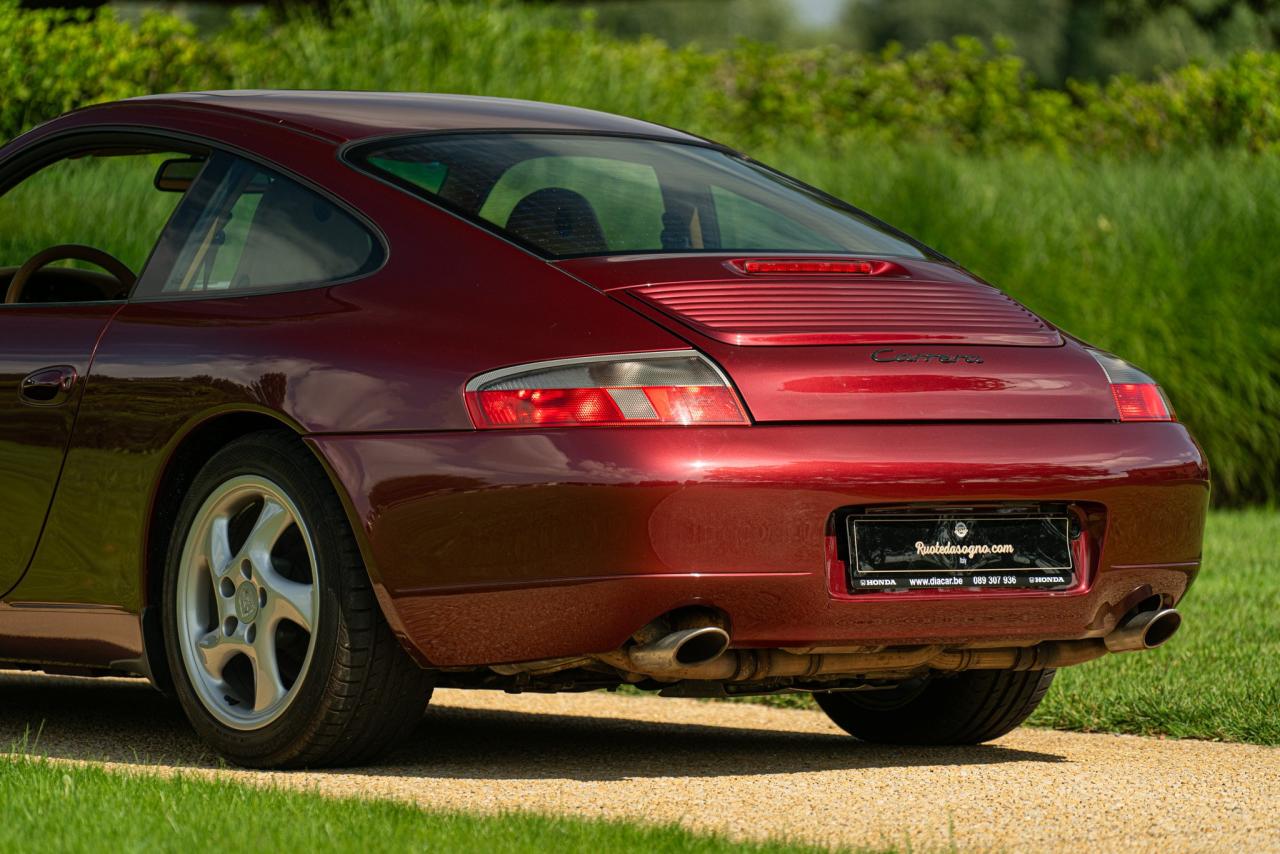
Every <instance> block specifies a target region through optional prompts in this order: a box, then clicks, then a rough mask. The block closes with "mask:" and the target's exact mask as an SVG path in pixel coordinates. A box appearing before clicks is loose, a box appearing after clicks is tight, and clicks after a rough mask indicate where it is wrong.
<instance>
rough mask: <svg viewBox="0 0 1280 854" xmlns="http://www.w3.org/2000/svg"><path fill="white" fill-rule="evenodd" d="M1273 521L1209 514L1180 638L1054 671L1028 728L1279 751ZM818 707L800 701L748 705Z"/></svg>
mask: <svg viewBox="0 0 1280 854" xmlns="http://www.w3.org/2000/svg"><path fill="white" fill-rule="evenodd" d="M1277 543H1280V513H1277V512H1276V511H1267V510H1249V511H1220V512H1216V513H1213V514H1212V515H1211V517H1210V520H1209V528H1208V532H1207V537H1206V541H1205V561H1204V567H1203V569H1202V570H1201V573H1200V576H1199V578H1198V579H1197V580H1196V583H1195V584H1194V585H1193V586H1192V588H1191V591H1190V592H1189V593H1188V594H1187V597H1186V598H1185V599H1184V600H1183V601H1182V603H1181V604H1180V605H1179V606H1178V608H1179V610H1181V611H1182V614H1183V616H1184V620H1185V621H1184V623H1183V627H1182V630H1181V631H1180V632H1179V633H1178V634H1177V635H1176V636H1175V637H1174V638H1173V640H1171V641H1169V643H1168V644H1167V645H1166V646H1163V647H1161V648H1160V649H1156V650H1151V651H1150V652H1141V653H1123V654H1119V655H1109V656H1107V657H1105V658H1102V659H1099V660H1097V661H1093V662H1090V663H1088V664H1082V665H1079V666H1077V667H1069V668H1066V669H1064V670H1060V671H1059V672H1058V676H1057V678H1056V679H1055V680H1054V683H1053V688H1052V689H1051V690H1050V691H1049V694H1048V696H1047V697H1046V698H1045V700H1044V702H1043V703H1042V704H1041V706H1040V708H1039V710H1038V711H1037V712H1036V713H1035V714H1034V715H1033V716H1032V717H1031V720H1030V724H1031V725H1032V726H1041V727H1053V728H1055V729H1066V730H1078V731H1082V732H1120V733H1132V734H1136V735H1162V736H1172V737H1174V738H1202V739H1212V740H1218V741H1240V742H1248V743H1252V744H1268V745H1280V670H1277V668H1276V662H1277V661H1280V618H1278V617H1277V614H1280V549H1277ZM752 701H753V702H764V703H767V704H769V705H775V706H785V707H790V708H816V706H815V704H814V703H813V700H812V699H811V698H810V697H809V695H807V694H784V695H780V696H777V697H761V698H752Z"/></svg>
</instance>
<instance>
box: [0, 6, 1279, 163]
mask: <svg viewBox="0 0 1280 854" xmlns="http://www.w3.org/2000/svg"><path fill="white" fill-rule="evenodd" d="M564 20H565V18H564V15H563V14H562V13H560V12H558V11H555V10H551V9H546V8H539V7H530V6H514V5H511V4H508V3H480V2H477V3H467V2H451V1H450V0H445V2H436V3H427V2H416V1H415V0H352V2H351V4H349V5H347V6H344V7H341V8H340V9H339V11H338V12H337V14H336V17H335V18H334V19H333V20H331V21H321V20H319V19H315V18H306V17H299V18H295V19H293V20H290V21H288V22H287V23H284V24H277V23H273V21H272V19H271V18H270V17H268V16H267V15H265V14H260V15H257V16H250V17H243V18H240V19H239V20H238V22H237V23H236V24H235V25H234V26H232V27H231V28H230V29H229V30H226V31H224V32H222V33H220V34H218V35H217V36H215V37H213V38H212V39H208V40H204V41H202V40H200V39H199V38H197V36H196V34H195V32H194V31H193V30H192V28H191V27H190V26H189V25H187V24H185V23H183V22H182V21H181V20H179V19H178V18H175V17H173V16H169V15H165V14H149V15H146V16H144V17H143V18H142V20H141V22H140V23H139V24H137V25H136V26H135V25H130V24H126V23H123V22H121V21H120V20H118V19H116V18H115V17H113V16H112V15H111V13H110V12H109V11H104V12H102V13H100V14H98V15H97V16H96V17H91V16H89V15H88V14H87V13H77V14H74V15H71V16H68V15H67V14H66V13H64V12H57V11H20V10H18V8H17V6H16V5H15V0H0V91H3V92H4V93H5V98H4V102H3V107H2V108H0V133H2V134H4V135H5V136H12V135H14V134H16V133H17V132H19V131H20V130H23V129H25V128H27V127H29V126H30V125H32V124H34V123H36V122H38V121H40V120H42V119H45V118H50V117H52V116H55V115H57V114H58V113H61V112H63V111H65V110H68V109H71V108H73V107H76V106H80V105H82V104H86V103H92V102H94V101H101V100H109V99H112V98H118V97H123V96H127V95H132V94H142V93H150V92H162V91H173V90H181V89H190V88H199V87H226V86H295V87H298V86H307V87H317V86H329V87H334V88H364V89H401V90H430V91H448V92H466V93H495V92H500V93H503V94H505V95H509V96H513V97H527V98H535V99H542V100H556V101H560V102H563V103H571V104H579V105H582V106H590V107H598V108H602V109H609V110H613V111H617V112H623V113H628V114H631V115H640V116H644V117H646V118H650V119H653V120H655V121H660V122H666V123H670V124H677V125H681V126H683V127H689V128H692V129H694V130H699V131H703V132H705V133H708V134H713V135H715V136H716V137H717V138H720V139H724V140H726V141H730V142H735V143H737V144H740V145H751V144H753V143H758V142H762V141H769V140H772V139H776V138H777V136H778V135H779V134H783V135H787V136H792V137H796V138H799V139H808V140H824V141H826V140H833V139H840V138H844V137H849V136H854V137H857V138H860V139H874V140H877V141H881V142H886V143H888V142H895V143H900V142H908V141H914V142H919V141H945V142H947V143H949V144H951V145H954V146H956V147H958V148H960V149H964V150H973V151H981V152H992V151H999V150H1003V149H1005V148H1008V147H1010V146H1015V147H1019V148H1025V147H1034V148H1041V149H1047V150H1050V151H1053V152H1058V153H1068V152H1070V153H1073V154H1078V153H1080V152H1084V151H1088V152H1100V153H1108V154H1119V155H1128V154H1133V153H1139V152H1147V153H1151V152H1165V151H1186V150H1193V149H1198V148H1204V147H1213V148H1236V147H1240V148H1246V149H1249V150H1255V151H1262V150H1269V149H1275V148H1276V147H1277V146H1278V145H1280V54H1274V53H1257V52H1249V53H1241V54H1238V55H1236V56H1235V57H1234V58H1233V59H1231V60H1230V61H1228V62H1226V63H1225V64H1223V65H1220V66H1218V67H1215V68H1202V67H1198V66H1189V67H1186V68H1183V69H1180V70H1178V71H1175V72H1172V73H1170V74H1167V75H1164V76H1163V77H1161V78H1159V79H1157V80H1156V81H1154V82H1149V83H1148V82H1138V81H1135V80H1132V79H1129V78H1115V79H1112V80H1110V81H1109V82H1107V83H1105V84H1102V85H1098V84H1078V83H1071V84H1069V85H1068V87H1067V90H1066V91H1061V90H1054V89H1042V88H1038V87H1037V86H1036V85H1035V81H1034V79H1033V78H1032V76H1031V75H1030V73H1029V72H1028V71H1027V69H1026V66H1025V64H1024V63H1023V61H1022V60H1021V59H1019V58H1017V57H1015V56H1013V55H1008V54H998V53H997V54H992V53H991V52H990V51H989V50H987V49H986V48H985V47H983V45H982V44H981V43H980V42H978V41H977V40H974V39H957V40H956V41H955V42H954V43H953V44H950V45H946V44H934V45H931V46H929V47H927V48H925V49H923V50H919V51H915V52H911V53H901V52H898V51H895V50H889V51H886V52H884V53H881V54H872V55H869V54H861V53H855V52H851V51H846V50H841V49H838V48H834V47H833V48H825V49H809V50H794V51H783V50H779V49H776V48H773V47H769V46H767V45H763V44H756V43H748V42H744V43H742V44H740V45H739V46H738V47H736V48H733V49H731V50H727V51H718V52H712V53H705V52H700V51H697V50H695V49H689V48H684V49H673V48H670V47H668V46H667V45H665V44H664V43H662V42H659V41H656V40H652V39H641V40H638V41H622V40H619V39H617V38H614V37H611V36H608V35H606V34H604V33H602V32H600V31H599V30H596V29H595V28H593V27H592V26H591V24H590V19H589V17H588V18H584V19H583V22H582V25H581V26H577V27H566V26H565V25H564Z"/></svg>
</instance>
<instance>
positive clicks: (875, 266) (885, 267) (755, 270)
mask: <svg viewBox="0 0 1280 854" xmlns="http://www.w3.org/2000/svg"><path fill="white" fill-rule="evenodd" d="M727 263H728V265H729V266H730V267H732V268H733V269H734V270H737V271H738V272H739V273H746V274H747V275H749V276H770V275H787V274H791V275H796V274H799V275H811V276H813V275H816V276H884V275H888V274H893V275H904V274H905V273H906V270H904V269H903V268H902V267H901V266H899V265H898V264H894V263H893V262H891V261H874V260H872V261H864V260H858V259H850V260H844V261H840V260H835V261H820V260H804V259H790V258H738V259H735V260H733V261H729V262H727Z"/></svg>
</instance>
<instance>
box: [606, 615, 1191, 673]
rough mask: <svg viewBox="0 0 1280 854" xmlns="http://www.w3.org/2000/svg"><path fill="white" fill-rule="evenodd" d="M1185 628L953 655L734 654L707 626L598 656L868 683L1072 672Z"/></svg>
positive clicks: (1176, 621)
mask: <svg viewBox="0 0 1280 854" xmlns="http://www.w3.org/2000/svg"><path fill="white" fill-rule="evenodd" d="M1181 625H1182V615H1181V614H1179V613H1178V611H1177V610H1176V609H1174V608H1161V607H1159V606H1158V605H1156V606H1154V607H1151V608H1147V609H1143V610H1139V611H1137V612H1136V613H1133V614H1131V615H1129V616H1127V617H1125V618H1124V619H1123V620H1122V621H1121V622H1120V624H1119V625H1118V626H1117V627H1116V628H1115V629H1114V630H1113V631H1112V632H1111V633H1110V634H1108V635H1106V636H1105V637H1103V638H1089V639H1085V640H1069V641H1045V642H1043V643H1039V644H1036V645H1034V646H1029V647H1006V648H993V649H982V648H978V649H961V650H948V649H946V648H944V647H942V646H926V647H913V648H904V649H884V650H879V651H866V652H829V653H820V652H788V651H786V650H781V649H744V650H730V649H729V644H730V641H731V639H730V637H729V633H728V632H727V631H726V630H725V629H724V627H723V626H721V625H717V624H715V623H714V622H712V621H711V620H710V619H708V620H707V621H706V622H705V624H704V625H695V626H689V627H686V628H680V629H677V630H675V631H666V630H664V629H662V628H660V627H659V626H658V625H657V624H650V626H646V627H645V629H642V630H641V631H640V632H639V633H637V639H638V641H639V642H638V643H636V644H635V645H633V646H631V647H627V648H623V649H620V650H616V651H614V652H609V653H604V654H601V655H596V656H593V657H594V658H595V660H597V661H600V662H603V663H605V664H609V665H611V666H613V667H616V668H618V669H619V670H624V671H628V672H630V673H637V674H641V675H644V676H649V677H652V678H655V679H660V680H666V681H672V680H683V679H690V680H710V681H721V682H728V681H733V682H742V681H757V680H760V679H766V678H774V677H787V676H790V677H800V678H806V677H817V676H834V675H850V676H852V675H861V674H864V673H878V672H885V671H890V672H892V671H909V670H918V669H920V668H923V667H927V668H929V669H931V670H947V671H958V670H976V669H986V670H1042V669H1047V668H1057V667H1067V666H1069V665H1072V664H1080V663H1083V662H1085V661H1090V660H1092V659H1095V658H1100V657H1102V656H1103V655H1106V654H1107V653H1109V652H1134V651H1139V650H1146V649H1155V648H1156V647H1158V646H1160V645H1162V644H1163V643H1165V641H1167V640H1169V638H1171V637H1173V635H1174V633H1175V632H1177V631H1178V629H1179V627H1180V626H1181Z"/></svg>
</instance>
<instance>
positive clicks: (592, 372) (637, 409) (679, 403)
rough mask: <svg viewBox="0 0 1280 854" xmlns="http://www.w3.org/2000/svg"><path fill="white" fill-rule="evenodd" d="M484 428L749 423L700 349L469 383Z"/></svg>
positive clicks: (543, 366)
mask: <svg viewBox="0 0 1280 854" xmlns="http://www.w3.org/2000/svg"><path fill="white" fill-rule="evenodd" d="M466 397H467V409H468V411H469V412H470V413H471V420H472V422H473V423H474V424H475V426H476V427H477V428H480V429H493V428H498V429H501V428H512V427H536V426H601V427H602V426H625V425H645V424H746V423H748V421H747V417H746V413H745V410H744V409H743V407H742V404H741V403H740V402H739V400H738V395H737V394H736V393H735V392H734V390H733V389H732V388H730V387H729V383H728V382H727V381H726V380H725V378H724V376H723V375H722V374H721V373H720V371H719V370H718V369H717V368H716V367H715V366H714V365H712V364H711V363H710V362H709V361H708V360H707V359H706V357H704V356H702V355H701V354H699V353H695V352H693V351H687V350H682V351H673V352H670V353H641V354H634V355H631V354H628V355H620V356H603V357H593V358H588V359H582V360H566V361H555V362H537V363H533V364H528V365H520V366H517V367H514V368H504V369H502V370H499V371H491V372H489V373H487V374H482V375H481V376H479V377H476V378H475V379H474V380H472V381H471V382H469V383H468V384H467V390H466Z"/></svg>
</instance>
